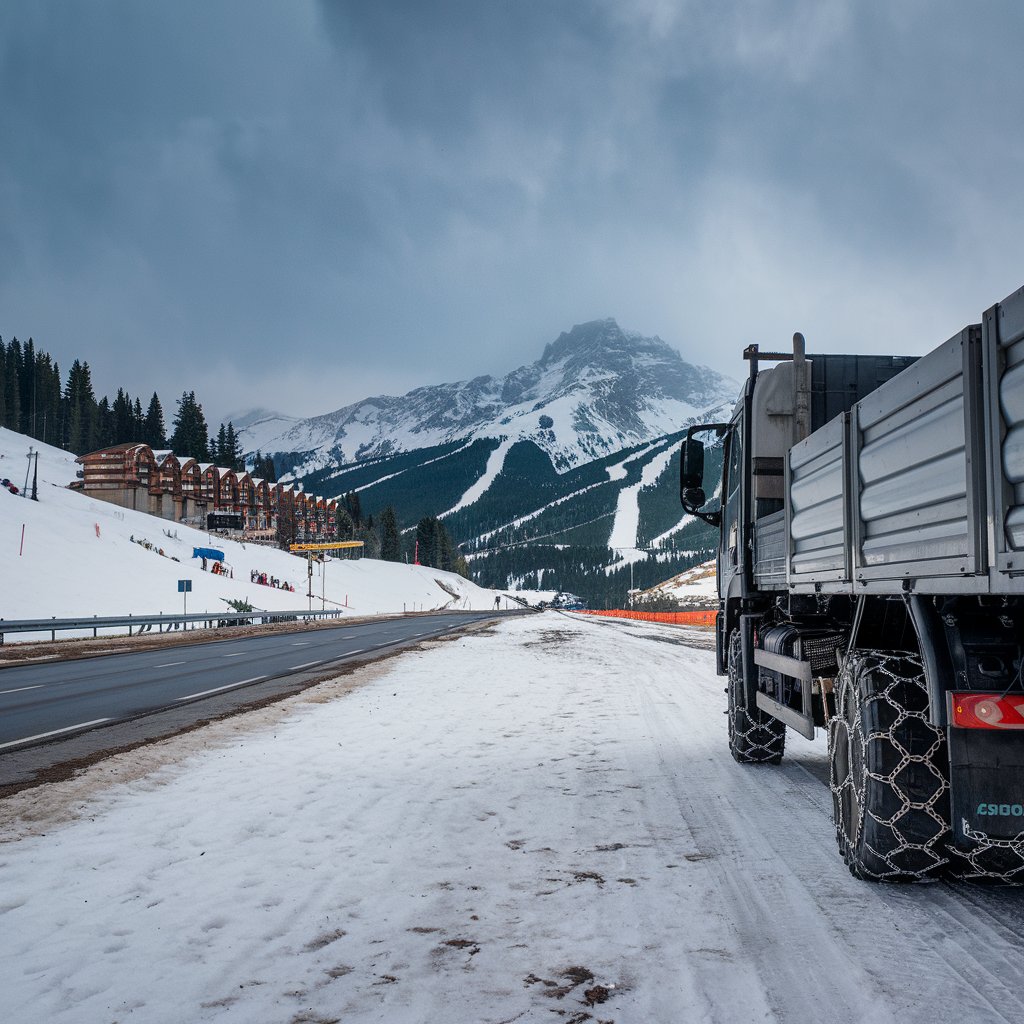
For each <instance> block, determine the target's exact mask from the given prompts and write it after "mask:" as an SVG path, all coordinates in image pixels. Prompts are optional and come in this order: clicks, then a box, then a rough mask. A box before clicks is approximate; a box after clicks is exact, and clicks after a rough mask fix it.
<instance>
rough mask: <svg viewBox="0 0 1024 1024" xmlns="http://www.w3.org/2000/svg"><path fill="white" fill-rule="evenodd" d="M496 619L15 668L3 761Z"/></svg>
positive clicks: (428, 622) (389, 626)
mask: <svg viewBox="0 0 1024 1024" xmlns="http://www.w3.org/2000/svg"><path fill="white" fill-rule="evenodd" d="M488 618H494V613H493V612H492V613H486V612H465V613H447V614H443V615H420V616H415V617H412V618H402V619H388V620H385V621H382V622H362V623H355V624H352V625H346V626H339V627H337V628H333V629H332V628H327V629H324V628H320V629H316V630H310V631H309V632H298V633H280V634H269V635H267V636H259V637H246V638H240V639H238V640H219V641H214V642H211V643H208V644H195V645H191V646H182V647H165V648H162V649H160V650H156V651H145V652H141V653H126V654H112V655H107V656H105V657H100V658H89V659H83V660H81V661H64V662H57V663H49V664H42V665H25V666H19V667H17V668H8V669H5V670H4V671H3V672H0V755H3V754H5V753H8V752H14V751H16V750H19V749H23V748H25V747H26V746H29V745H31V744H34V743H42V742H49V741H51V740H56V739H60V738H62V737H66V736H71V735H74V734H76V733H80V732H83V731H86V730H89V729H93V728H96V727H99V726H101V725H106V724H108V723H111V722H118V721H123V720H126V719H130V718H133V717H136V716H138V715H143V714H147V713H149V712H153V711H157V710H160V709H162V708H170V707H175V706H182V705H185V704H188V703H191V702H193V701H201V700H203V699H205V698H208V697H212V696H216V695H220V694H226V693H228V692H230V691H232V690H237V689H241V688H244V687H247V686H255V685H256V684H258V683H262V682H264V681H265V680H269V679H276V678H281V677H284V676H291V675H295V674H302V673H319V672H322V671H323V670H324V668H325V667H327V666H329V665H331V664H334V663H336V662H340V661H344V660H345V659H348V658H353V657H359V656H366V655H371V654H373V653H375V652H378V651H382V650H385V649H387V648H390V647H394V646H395V645H396V644H401V643H407V642H409V641H415V640H418V639H421V638H424V637H429V636H436V635H439V634H441V633H446V632H449V631H451V630H453V629H458V628H460V627H462V626H465V625H467V624H469V623H472V622H478V621H481V620H484V619H488Z"/></svg>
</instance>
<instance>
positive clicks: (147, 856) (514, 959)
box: [0, 613, 1024, 1024]
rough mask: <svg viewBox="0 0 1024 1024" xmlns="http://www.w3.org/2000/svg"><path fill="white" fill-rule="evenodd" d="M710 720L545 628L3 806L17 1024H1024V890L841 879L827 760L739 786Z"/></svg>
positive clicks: (647, 643)
mask: <svg viewBox="0 0 1024 1024" xmlns="http://www.w3.org/2000/svg"><path fill="white" fill-rule="evenodd" d="M638 668H639V669H640V670H638ZM723 707H724V696H723V694H722V685H721V680H720V679H718V678H716V677H715V676H714V672H713V655H711V654H710V653H709V652H706V651H695V650H692V649H689V648H687V647H685V646H681V645H680V643H679V633H678V631H677V630H673V629H672V628H670V627H659V626H652V625H648V624H642V623H626V622H618V621H607V620H600V621H594V620H586V619H584V618H583V617H572V616H564V615H557V614H555V613H548V614H546V615H542V616H532V617H528V618H525V619H516V620H508V621H505V622H503V623H502V624H501V625H500V626H498V627H497V628H496V629H494V630H493V631H490V632H489V633H478V634H474V635H469V636H466V637H463V638H461V639H458V640H455V641H449V642H443V643H434V644H430V645H428V646H426V647H425V648H424V649H422V650H420V651H417V652H414V653H410V654H406V655H403V656H402V657H400V658H398V659H396V660H393V661H390V662H388V663H386V664H384V665H378V666H370V667H367V668H364V669H361V670H359V672H358V673H356V674H355V675H352V676H347V677H345V678H344V679H343V680H339V681H338V682H335V683H326V684H323V685H321V686H320V687H318V688H316V689H313V690H309V691H306V692H305V693H304V694H302V695H301V696H299V697H296V698H293V699H291V700H290V701H288V702H287V703H285V704H283V705H278V706H276V707H273V708H265V709H262V710H259V711H255V712H251V713H249V714H248V715H245V716H242V717H239V718H235V719H232V720H230V721H226V722H221V723H218V724H215V725H212V726H209V727H206V728H204V729H203V730H200V731H198V732H193V733H190V734H188V735H184V736H180V737H177V738H175V739H172V740H168V741H164V742H162V743H160V744H156V745H153V746H151V747H148V748H145V750H143V751H135V752H132V753H130V754H123V755H118V756H117V757H114V758H112V759H110V760H108V761H106V762H104V763H102V764H101V765H98V766H96V767H93V768H91V769H88V770H87V771H85V772H84V773H82V774H81V775H79V776H78V777H77V778H75V779H73V780H71V781H68V782H63V783H58V784H54V785H50V786H47V787H45V788H43V789H35V790H31V791H28V792H25V793H23V794H21V795H18V796H16V797H13V798H9V799H8V800H6V801H4V802H3V803H2V804H0V807H2V809H3V816H2V824H0V840H2V845H0V927H2V935H3V940H2V941H3V952H4V956H3V957H2V959H0V993H2V994H3V995H2V1000H3V1006H4V1019H5V1021H7V1022H10V1024H27V1022H31V1024H37V1022H39V1021H47V1022H53V1024H82V1022H90V1024H91V1022H109V1021H118V1022H122V1021H128V1020H134V1021H145V1022H147V1024H159V1022H168V1024H179V1022H181V1021H189V1022H203V1021H216V1022H225V1024H227V1022H235V1021H237V1022H244V1024H251V1022H283V1024H302V1022H307V1024H309V1022H321V1024H322V1022H326V1021H344V1022H346V1024H351V1022H386V1024H405V1022H438V1021H445V1022H453V1024H462V1022H467V1024H468V1022H472V1024H499V1022H505V1024H507V1022H512V1021H516V1022H525V1024H531V1022H534V1024H536V1022H546V1021H563V1022H572V1024H581V1022H584V1021H587V1022H589V1021H594V1022H597V1021H614V1022H615V1024H675V1022H677V1021H686V1022H690V1021H694V1022H705V1021H715V1022H718V1021H720V1022H723V1024H741V1022H754V1021H757V1022H762V1021H782V1022H792V1024H809V1022H818V1021H822V1022H833V1021H836V1022H849V1021H865V1022H877V1024H883V1022H897V1021H898V1022H899V1024H964V1022H969V1024H987V1022H995V1021H1003V1022H1006V1021H1018V1020H1021V1019H1024V940H1022V938H1021V934H1020V932H1021V921H1022V919H1024V915H1022V909H1024V902H1022V898H1021V895H1020V894H1019V893H1016V892H987V891H983V890H979V889H972V888H969V887H964V886H961V887H957V886H948V885H934V886H930V887H896V886H876V885H871V884H869V883H863V882H858V881H855V880H854V879H853V878H851V877H850V875H849V874H848V873H847V872H846V870H845V868H844V867H843V865H842V863H841V861H840V859H839V857H838V854H837V852H836V848H835V843H834V839H833V834H832V825H831V821H830V807H829V804H830V798H829V793H828V790H827V788H826V786H825V785H824V783H823V781H822V777H821V776H822V772H823V769H824V764H825V751H824V745H823V743H821V742H820V741H819V742H818V743H809V742H807V741H804V740H802V739H800V738H799V737H795V736H792V735H791V736H790V737H789V740H788V742H789V749H788V751H787V760H786V762H785V763H784V764H783V765H782V766H780V767H751V766H741V765H738V764H736V763H734V762H733V761H732V760H731V759H730V758H729V756H728V753H727V751H726V744H725V736H724V731H725V725H724V718H723V716H722V709H723ZM599 1000H604V1001H603V1002H599ZM590 1004H593V1005H590Z"/></svg>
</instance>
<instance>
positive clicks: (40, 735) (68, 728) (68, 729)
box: [0, 718, 110, 750]
mask: <svg viewBox="0 0 1024 1024" xmlns="http://www.w3.org/2000/svg"><path fill="white" fill-rule="evenodd" d="M109 721H110V719H109V718H94V719H93V720H92V721H91V722H79V723H78V725H68V726H65V727H64V728H63V729H53V730H51V731H50V732H41V733H37V734H36V735H35V736H25V737H24V738H23V739H20V740H9V741H8V742H7V743H0V750H3V749H4V747H16V746H17V745H18V744H19V743H31V742H32V741H33V740H44V739H46V737H47V736H59V735H60V734H61V733H62V732H74V731H75V730H76V729H88V728H89V726H90V725H102V724H103V723H104V722H109Z"/></svg>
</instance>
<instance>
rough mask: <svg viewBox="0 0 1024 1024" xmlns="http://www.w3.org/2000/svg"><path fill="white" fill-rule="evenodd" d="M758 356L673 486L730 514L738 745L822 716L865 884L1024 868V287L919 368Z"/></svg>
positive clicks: (837, 803) (720, 648)
mask: <svg viewBox="0 0 1024 1024" xmlns="http://www.w3.org/2000/svg"><path fill="white" fill-rule="evenodd" d="M744 356H745V358H746V359H747V360H748V361H749V363H750V374H749V377H748V379H747V381H746V383H745V385H744V388H743V392H742V394H741V396H740V400H739V402H738V403H737V405H736V409H735V411H734V413H733V416H732V418H731V420H730V421H729V422H728V423H714V424H700V425H697V426H694V427H691V428H690V429H689V431H688V434H687V438H686V440H685V441H684V443H683V452H682V455H683V458H682V479H681V486H680V496H681V499H682V503H683V507H684V508H685V509H686V510H687V511H689V512H690V513H692V514H693V515H696V516H698V517H700V518H703V519H705V520H706V521H708V522H711V523H713V524H715V525H717V526H719V527H720V541H719V550H718V592H719V616H718V625H717V630H716V648H717V664H718V671H719V673H720V674H722V675H724V676H726V677H727V679H728V686H727V688H726V689H727V693H728V723H729V729H728V733H729V748H730V750H731V752H732V755H733V757H734V758H735V759H736V760H738V761H740V762H742V763H777V762H778V761H779V760H781V758H782V756H783V753H784V748H785V731H786V728H787V727H788V728H792V729H795V730H796V731H798V732H800V733H802V734H803V735H805V736H808V737H813V736H814V735H815V730H816V729H819V728H822V729H826V730H827V732H828V741H829V762H830V784H831V791H832V796H833V810H834V817H835V826H836V836H837V841H838V843H839V847H840V850H841V852H842V854H843V857H844V859H845V860H846V862H847V864H848V865H849V867H850V870H851V871H852V872H853V873H854V874H855V875H857V876H858V877H861V878H866V879H873V880H881V879H889V880H916V879H923V878H928V877H933V876H936V875H940V874H953V875H956V876H959V877H966V878H974V879H996V880H1000V881H1005V882H1017V883H1022V882H1024V288H1022V289H1020V290H1018V291H1017V292H1015V293H1014V294H1012V295H1010V296H1009V297H1008V298H1006V299H1005V300H1003V302H1000V303H997V304H995V305H994V306H992V307H991V308H990V309H989V310H987V311H986V312H985V314H984V316H983V317H982V319H981V322H980V323H978V324H971V325H968V326H967V327H965V328H963V330H961V331H960V332H959V333H957V334H955V335H954V336H953V337H951V338H950V339H949V340H948V341H946V342H945V343H943V344H942V345H940V346H938V347H937V348H936V349H934V350H933V351H931V352H929V353H928V354H927V355H925V356H923V357H921V358H918V359H914V358H911V357H896V356H834V355H826V356H808V355H806V354H805V352H804V342H803V338H802V336H800V335H799V334H798V335H795V336H794V346H793V352H792V353H764V352H761V351H759V349H758V347H757V346H750V347H749V348H748V349H747V350H746V352H745V353H744ZM765 363H772V364H774V365H772V366H771V367H770V368H768V369H763V368H762V366H763V364H765ZM705 432H712V433H714V434H715V435H717V437H718V438H720V439H721V440H722V441H723V442H724V452H723V471H722V472H723V477H722V488H721V494H722V500H721V508H720V509H717V510H708V508H707V507H706V506H707V502H706V498H705V494H704V491H703V464H704V444H703V442H702V441H701V440H700V438H699V436H698V435H700V434H702V433H705Z"/></svg>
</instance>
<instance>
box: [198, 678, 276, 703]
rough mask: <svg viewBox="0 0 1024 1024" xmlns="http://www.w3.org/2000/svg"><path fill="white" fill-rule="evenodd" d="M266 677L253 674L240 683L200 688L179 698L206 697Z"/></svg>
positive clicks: (256, 681)
mask: <svg viewBox="0 0 1024 1024" xmlns="http://www.w3.org/2000/svg"><path fill="white" fill-rule="evenodd" d="M266 678H267V677H266V676H253V677H252V679H243V680H242V681H241V682H240V683H228V684H227V686H215V687H214V688H213V689H212V690H200V691H199V692H198V693H190V694H188V695H187V696H185V697H179V698H178V700H191V699H192V698H193V697H205V696H206V695H207V694H208V693H220V691H221V690H230V689H232V688H233V687H235V686H245V684H246V683H258V682H259V681H260V680H261V679H266Z"/></svg>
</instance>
